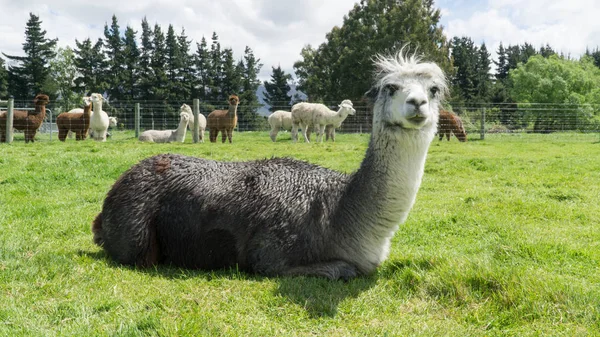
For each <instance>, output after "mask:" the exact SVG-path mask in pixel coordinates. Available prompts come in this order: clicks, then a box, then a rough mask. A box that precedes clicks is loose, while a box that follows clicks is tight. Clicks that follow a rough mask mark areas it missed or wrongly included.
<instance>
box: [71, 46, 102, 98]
mask: <svg viewBox="0 0 600 337" xmlns="http://www.w3.org/2000/svg"><path fill="white" fill-rule="evenodd" d="M75 44H76V45H77V48H76V49H74V50H73V52H74V54H75V66H76V67H77V71H78V72H79V74H80V76H79V77H77V78H76V79H75V86H76V88H77V89H76V90H77V92H79V93H80V94H83V95H85V94H89V93H92V92H98V93H99V92H103V91H104V89H105V88H106V84H105V82H104V81H103V79H104V76H103V71H104V68H105V64H104V54H103V53H102V40H101V39H98V41H96V43H95V44H94V45H92V41H91V40H90V39H89V38H87V39H85V40H83V42H79V41H77V40H75Z"/></svg>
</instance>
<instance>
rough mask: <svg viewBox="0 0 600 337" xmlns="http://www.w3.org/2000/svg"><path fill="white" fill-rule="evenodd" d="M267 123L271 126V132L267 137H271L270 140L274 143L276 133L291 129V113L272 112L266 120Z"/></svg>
mask: <svg viewBox="0 0 600 337" xmlns="http://www.w3.org/2000/svg"><path fill="white" fill-rule="evenodd" d="M267 121H268V122H269V125H270V126H271V132H269V136H270V137H271V140H272V141H273V142H275V141H276V140H277V133H279V130H280V129H284V130H291V129H292V112H291V111H284V110H277V111H273V113H272V114H270V115H269V117H268V118H267Z"/></svg>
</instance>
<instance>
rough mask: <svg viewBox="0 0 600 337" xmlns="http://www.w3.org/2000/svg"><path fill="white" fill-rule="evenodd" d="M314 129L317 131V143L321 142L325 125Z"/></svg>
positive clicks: (316, 126)
mask: <svg viewBox="0 0 600 337" xmlns="http://www.w3.org/2000/svg"><path fill="white" fill-rule="evenodd" d="M315 129H316V130H317V131H316V132H317V140H316V142H317V143H322V142H323V134H324V133H325V125H315Z"/></svg>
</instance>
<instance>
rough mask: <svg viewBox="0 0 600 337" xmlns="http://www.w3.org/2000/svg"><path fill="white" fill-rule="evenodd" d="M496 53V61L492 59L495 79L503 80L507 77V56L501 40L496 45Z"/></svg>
mask: <svg viewBox="0 0 600 337" xmlns="http://www.w3.org/2000/svg"><path fill="white" fill-rule="evenodd" d="M497 53H498V61H494V64H495V65H496V79H498V80H500V81H504V80H505V79H506V78H508V57H507V55H506V49H504V46H503V45H502V42H500V46H498V50H497Z"/></svg>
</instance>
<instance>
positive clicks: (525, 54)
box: [519, 42, 538, 63]
mask: <svg viewBox="0 0 600 337" xmlns="http://www.w3.org/2000/svg"><path fill="white" fill-rule="evenodd" d="M520 48H521V52H520V55H519V56H520V62H521V63H527V60H529V58H530V57H532V56H533V55H537V54H538V52H537V51H536V50H535V47H534V46H533V45H531V44H530V43H527V42H525V43H524V44H523V45H522V46H520Z"/></svg>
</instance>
